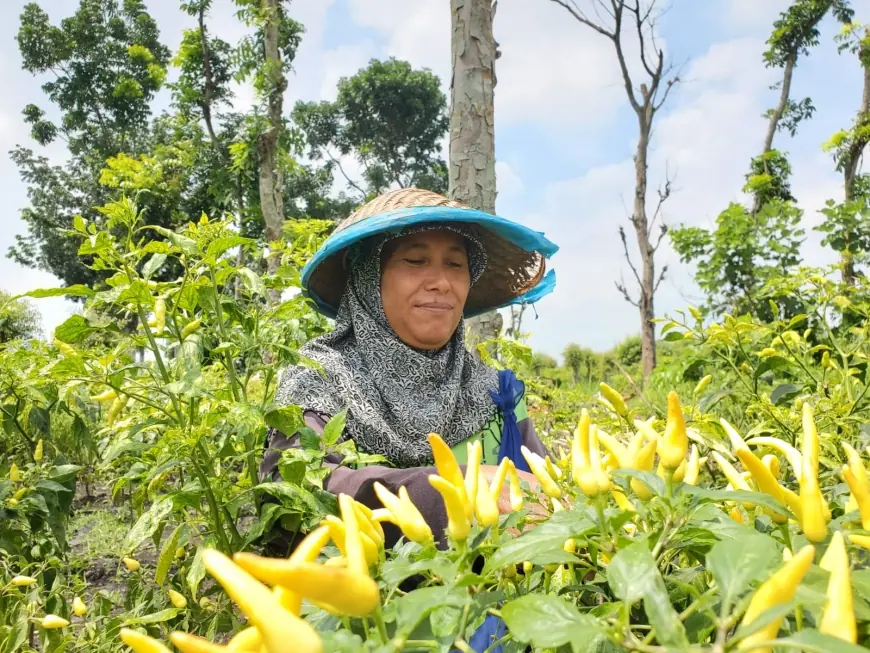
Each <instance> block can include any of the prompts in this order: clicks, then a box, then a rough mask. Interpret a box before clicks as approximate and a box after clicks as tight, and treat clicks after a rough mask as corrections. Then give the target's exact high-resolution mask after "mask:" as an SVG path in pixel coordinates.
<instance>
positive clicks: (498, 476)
mask: <svg viewBox="0 0 870 653" xmlns="http://www.w3.org/2000/svg"><path fill="white" fill-rule="evenodd" d="M510 465H511V459H510V458H507V457H505V458H502V459H501V462H500V463H499V464H498V468H497V469H496V470H495V475H494V476H493V477H492V482H490V484H489V496H490V497H492V500H493V501H495V503H496V505H498V500H499V498H500V497H501V491H502V488H503V487H504V484H505V481H506V480H507V475H508V470H509V469H510Z"/></svg>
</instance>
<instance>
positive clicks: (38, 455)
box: [33, 440, 44, 462]
mask: <svg viewBox="0 0 870 653" xmlns="http://www.w3.org/2000/svg"><path fill="white" fill-rule="evenodd" d="M43 451H44V445H43V444H42V440H39V441H38V442H37V443H36V449H34V450H33V460H35V461H36V462H40V461H41V460H42V452H43Z"/></svg>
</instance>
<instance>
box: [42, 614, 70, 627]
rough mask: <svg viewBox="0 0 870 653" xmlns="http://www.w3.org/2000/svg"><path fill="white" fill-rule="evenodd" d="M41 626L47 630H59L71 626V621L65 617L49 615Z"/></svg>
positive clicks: (44, 618) (43, 619)
mask: <svg viewBox="0 0 870 653" xmlns="http://www.w3.org/2000/svg"><path fill="white" fill-rule="evenodd" d="M40 625H41V626H42V627H43V628H44V629H45V630H57V629H58V628H66V627H67V626H69V621H67V620H66V619H64V618H63V617H58V616H57V615H56V614H47V615H45V616H44V617H43V618H42V622H41V623H40Z"/></svg>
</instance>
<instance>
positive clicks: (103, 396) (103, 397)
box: [91, 390, 118, 402]
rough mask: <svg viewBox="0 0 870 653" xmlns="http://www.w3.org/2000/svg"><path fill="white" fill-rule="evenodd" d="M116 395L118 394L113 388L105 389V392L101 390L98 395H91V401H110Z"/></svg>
mask: <svg viewBox="0 0 870 653" xmlns="http://www.w3.org/2000/svg"><path fill="white" fill-rule="evenodd" d="M117 396H118V394H117V393H116V392H115V391H114V390H106V391H105V392H101V393H100V394H98V395H93V396H92V397H91V401H99V402H104V401H110V400H112V399H114V398H115V397H117Z"/></svg>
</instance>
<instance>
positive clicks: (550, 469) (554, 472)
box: [544, 456, 562, 481]
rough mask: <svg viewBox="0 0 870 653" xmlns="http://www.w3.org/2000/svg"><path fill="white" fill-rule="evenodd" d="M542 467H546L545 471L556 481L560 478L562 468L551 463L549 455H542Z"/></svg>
mask: <svg viewBox="0 0 870 653" xmlns="http://www.w3.org/2000/svg"><path fill="white" fill-rule="evenodd" d="M544 467H545V468H546V469H547V473H548V474H549V475H550V476H552V477H553V478H554V479H556V480H557V481H558V480H559V479H561V478H562V470H561V469H559V468H558V467H556V465H554V464H553V461H552V460H550V456H544Z"/></svg>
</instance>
